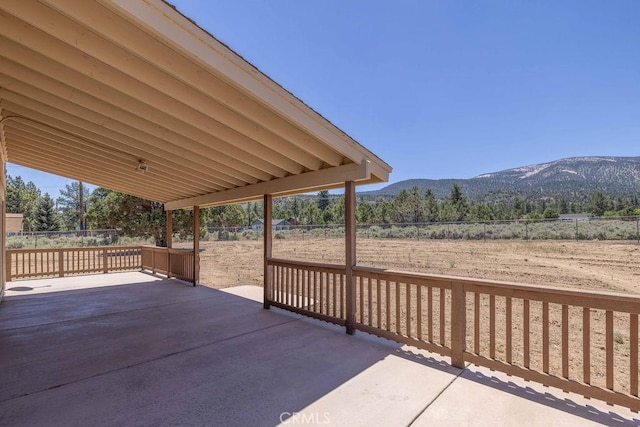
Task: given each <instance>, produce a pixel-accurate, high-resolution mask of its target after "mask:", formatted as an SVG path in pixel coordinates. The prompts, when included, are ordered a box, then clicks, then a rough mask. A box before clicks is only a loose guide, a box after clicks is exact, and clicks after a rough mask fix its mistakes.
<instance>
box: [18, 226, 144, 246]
mask: <svg viewBox="0 0 640 427" xmlns="http://www.w3.org/2000/svg"><path fill="white" fill-rule="evenodd" d="M132 240H135V239H129V238H124V237H122V236H119V234H118V230H113V229H112V230H78V231H25V232H19V233H7V243H6V244H7V249H32V248H33V249H46V248H62V247H87V246H112V245H122V244H128V243H131V241H132Z"/></svg>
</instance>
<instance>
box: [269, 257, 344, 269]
mask: <svg viewBox="0 0 640 427" xmlns="http://www.w3.org/2000/svg"><path fill="white" fill-rule="evenodd" d="M267 263H268V264H270V265H281V266H287V267H308V268H318V269H324V270H332V271H335V272H336V273H345V271H346V268H345V266H344V265H339V264H323V263H319V262H309V261H294V260H288V259H280V258H269V259H267Z"/></svg>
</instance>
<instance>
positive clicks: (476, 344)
mask: <svg viewBox="0 0 640 427" xmlns="http://www.w3.org/2000/svg"><path fill="white" fill-rule="evenodd" d="M473 352H474V353H475V354H480V293H479V292H476V293H474V295H473Z"/></svg>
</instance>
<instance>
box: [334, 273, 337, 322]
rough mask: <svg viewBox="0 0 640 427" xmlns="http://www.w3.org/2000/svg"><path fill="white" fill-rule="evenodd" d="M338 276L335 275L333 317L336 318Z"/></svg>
mask: <svg viewBox="0 0 640 427" xmlns="http://www.w3.org/2000/svg"><path fill="white" fill-rule="evenodd" d="M337 304H338V275H337V274H336V273H333V317H336V313H337V312H338V311H337V310H338V307H337Z"/></svg>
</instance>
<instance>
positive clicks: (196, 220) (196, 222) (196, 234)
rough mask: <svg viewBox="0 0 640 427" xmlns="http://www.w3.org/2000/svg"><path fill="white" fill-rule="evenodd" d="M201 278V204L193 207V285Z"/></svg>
mask: <svg viewBox="0 0 640 427" xmlns="http://www.w3.org/2000/svg"><path fill="white" fill-rule="evenodd" d="M199 278H200V206H194V207H193V286H195V285H196V284H197V283H198V279H199Z"/></svg>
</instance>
